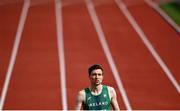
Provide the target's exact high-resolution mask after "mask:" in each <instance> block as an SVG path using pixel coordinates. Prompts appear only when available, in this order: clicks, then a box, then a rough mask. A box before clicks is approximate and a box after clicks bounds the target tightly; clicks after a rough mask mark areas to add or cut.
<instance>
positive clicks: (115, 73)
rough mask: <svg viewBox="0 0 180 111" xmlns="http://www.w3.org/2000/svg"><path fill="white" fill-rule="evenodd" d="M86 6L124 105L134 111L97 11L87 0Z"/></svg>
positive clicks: (89, 0)
mask: <svg viewBox="0 0 180 111" xmlns="http://www.w3.org/2000/svg"><path fill="white" fill-rule="evenodd" d="M86 5H87V9H88V11H89V14H90V17H91V19H92V21H93V25H94V27H95V29H96V31H97V34H98V38H99V40H100V43H101V45H102V48H103V50H104V52H105V55H106V58H107V60H108V62H109V65H110V67H111V70H112V72H113V76H114V78H115V80H116V83H117V86H118V88H119V91H120V92H121V94H122V98H123V100H124V103H125V105H126V107H127V109H128V110H132V108H131V105H130V103H129V100H128V97H127V95H126V91H125V89H124V87H123V84H122V82H121V78H120V74H119V72H118V70H117V68H116V65H115V62H114V60H113V57H112V55H111V52H110V49H109V47H108V43H107V41H106V39H105V35H104V32H103V30H102V27H101V24H100V22H99V20H98V17H97V14H96V11H95V9H94V6H93V3H92V1H91V0H86Z"/></svg>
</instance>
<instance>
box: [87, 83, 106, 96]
mask: <svg viewBox="0 0 180 111" xmlns="http://www.w3.org/2000/svg"><path fill="white" fill-rule="evenodd" d="M88 89H89V91H90V94H91V95H93V96H99V95H101V94H102V92H103V89H104V85H102V90H101V92H100V93H99V94H97V95H95V94H93V93H92V91H91V89H90V88H88Z"/></svg>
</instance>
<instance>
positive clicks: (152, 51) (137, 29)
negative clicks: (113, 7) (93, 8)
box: [115, 0, 180, 94]
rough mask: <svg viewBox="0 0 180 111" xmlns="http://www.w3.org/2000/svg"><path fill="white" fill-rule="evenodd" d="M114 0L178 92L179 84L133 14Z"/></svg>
mask: <svg viewBox="0 0 180 111" xmlns="http://www.w3.org/2000/svg"><path fill="white" fill-rule="evenodd" d="M115 1H116V3H117V5H118V7H119V8H120V9H121V10H122V12H123V14H124V15H125V16H126V18H127V19H128V21H129V22H130V24H131V25H132V26H133V28H134V30H135V31H136V32H137V33H138V34H139V37H140V38H141V40H142V41H143V43H144V44H145V46H146V47H147V48H148V50H149V51H150V52H151V54H152V55H153V57H154V58H155V60H156V61H157V62H158V63H159V65H160V66H161V68H162V69H163V71H164V72H165V74H166V76H167V77H168V78H169V80H170V81H171V83H172V84H173V86H174V87H175V88H176V90H177V91H178V93H179V94H180V86H179V84H178V83H177V81H176V79H175V78H174V77H173V74H172V73H171V71H170V70H169V68H168V67H167V66H166V64H165V63H164V62H163V60H162V59H161V57H160V56H159V55H158V53H157V52H156V50H155V48H154V47H153V46H152V44H151V43H150V41H149V40H148V39H147V36H146V35H145V34H144V32H143V31H142V29H141V28H140V26H139V25H138V24H137V22H136V21H135V19H134V18H133V16H132V15H131V14H130V12H129V11H128V9H127V8H126V6H125V4H124V3H123V2H122V1H121V0H115Z"/></svg>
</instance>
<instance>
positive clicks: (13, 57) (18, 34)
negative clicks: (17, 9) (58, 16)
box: [0, 0, 30, 110]
mask: <svg viewBox="0 0 180 111" xmlns="http://www.w3.org/2000/svg"><path fill="white" fill-rule="evenodd" d="M29 6H30V1H29V0H25V1H24V4H23V8H22V12H21V16H20V20H19V24H18V28H17V32H16V36H15V41H14V46H13V49H12V54H11V57H10V61H9V66H8V69H7V73H6V78H5V82H4V85H3V89H2V94H1V100H0V110H2V109H3V106H4V101H5V99H6V94H7V91H8V86H9V82H10V79H11V75H12V71H13V68H14V64H15V61H16V56H17V53H18V48H19V44H20V40H21V37H22V32H23V29H24V24H25V21H26V17H27V14H28V9H29Z"/></svg>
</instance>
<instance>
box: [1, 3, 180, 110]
mask: <svg viewBox="0 0 180 111" xmlns="http://www.w3.org/2000/svg"><path fill="white" fill-rule="evenodd" d="M137 1H138V2H137V3H135V2H133V3H132V4H131V3H130V1H129V0H124V3H125V4H126V5H127V6H128V7H127V8H128V10H129V11H130V13H131V14H132V16H133V17H134V18H135V20H136V22H137V23H138V25H139V26H140V28H141V29H142V31H143V32H144V33H145V34H146V36H147V37H148V39H149V40H150V42H151V43H152V45H153V46H154V48H155V49H156V51H157V52H158V54H159V55H160V57H161V58H162V60H163V61H164V62H165V63H166V65H167V66H168V68H169V69H170V70H171V71H172V74H173V76H174V77H175V79H176V80H177V81H178V83H179V81H180V77H179V73H180V68H179V67H180V64H179V62H178V58H179V57H180V53H179V51H178V50H179V49H180V35H179V34H178V33H177V32H175V30H174V29H173V28H171V27H170V25H169V24H168V23H167V22H166V21H165V20H164V19H163V18H162V17H161V16H160V15H159V14H158V13H157V12H156V11H155V10H153V9H152V8H151V7H149V6H148V5H147V4H146V3H145V2H143V1H140V0H137ZM0 3H1V4H0V49H1V50H0V62H1V64H0V92H1V93H2V90H3V85H4V82H5V78H6V73H7V69H8V66H9V61H10V56H11V54H12V48H13V44H14V40H15V35H16V33H17V32H16V31H17V27H18V23H19V20H20V15H21V11H22V7H23V2H12V3H9V2H0ZM61 4H62V22H63V24H62V27H63V37H64V55H65V67H66V68H65V70H66V73H65V74H66V80H65V82H66V89H67V90H66V92H67V106H68V109H73V108H74V103H75V96H76V94H77V92H78V90H80V89H82V88H85V87H87V86H88V85H89V81H88V74H87V68H88V67H89V65H91V64H93V63H100V64H102V65H103V67H104V69H105V78H104V84H107V85H110V86H113V87H114V88H115V90H116V92H117V95H118V103H119V106H120V108H121V109H127V107H126V104H125V103H124V100H123V97H122V94H121V92H120V90H119V89H118V85H117V83H116V81H115V78H114V76H113V73H112V71H111V67H110V66H111V64H109V62H108V60H107V58H106V55H105V52H104V51H103V48H102V46H101V43H100V41H99V39H98V34H97V32H96V29H95V26H94V25H93V21H92V19H91V17H90V15H89V12H88V10H87V7H86V2H85V1H84V0H62V1H61ZM93 4H94V7H95V10H96V14H97V16H98V19H99V22H100V24H101V26H102V30H103V32H104V34H105V37H106V40H107V43H108V45H109V49H110V52H111V54H112V57H113V59H114V62H115V65H116V67H117V70H118V72H119V76H120V77H121V80H122V83H123V86H124V89H125V91H126V95H127V97H128V99H129V103H130V105H131V108H132V109H180V96H179V93H178V92H177V90H176V89H175V87H174V86H173V84H172V83H171V82H170V80H169V79H168V78H167V76H166V75H165V72H164V71H163V70H162V68H161V67H160V65H159V64H158V63H157V61H156V60H155V59H154V57H153V56H152V54H151V53H150V51H149V50H148V49H147V47H146V46H145V44H144V43H143V42H142V40H141V39H140V37H139V35H138V33H137V32H136V31H135V29H134V28H133V27H132V25H131V24H130V22H129V21H128V19H127V18H126V17H125V15H124V14H123V12H122V10H120V9H119V7H118V5H117V4H116V3H115V2H114V1H113V0H94V1H93ZM129 4H131V5H129ZM147 16H151V19H147ZM157 24H158V25H157ZM56 25H57V23H56V15H55V2H54V1H53V0H52V1H51V0H44V1H42V0H36V1H34V0H32V1H31V5H30V8H29V10H28V15H27V18H26V21H25V25H24V28H23V33H22V38H21V41H20V45H19V49H18V53H17V57H16V60H15V65H14V67H13V71H12V76H11V79H10V81H9V87H8V90H7V95H6V98H5V102H4V106H3V109H63V104H62V98H63V97H62V96H61V90H62V88H61V81H62V80H61V76H60V74H61V70H60V69H59V66H60V65H61V64H60V63H59V56H58V42H57V34H56ZM164 32H166V33H164Z"/></svg>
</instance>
